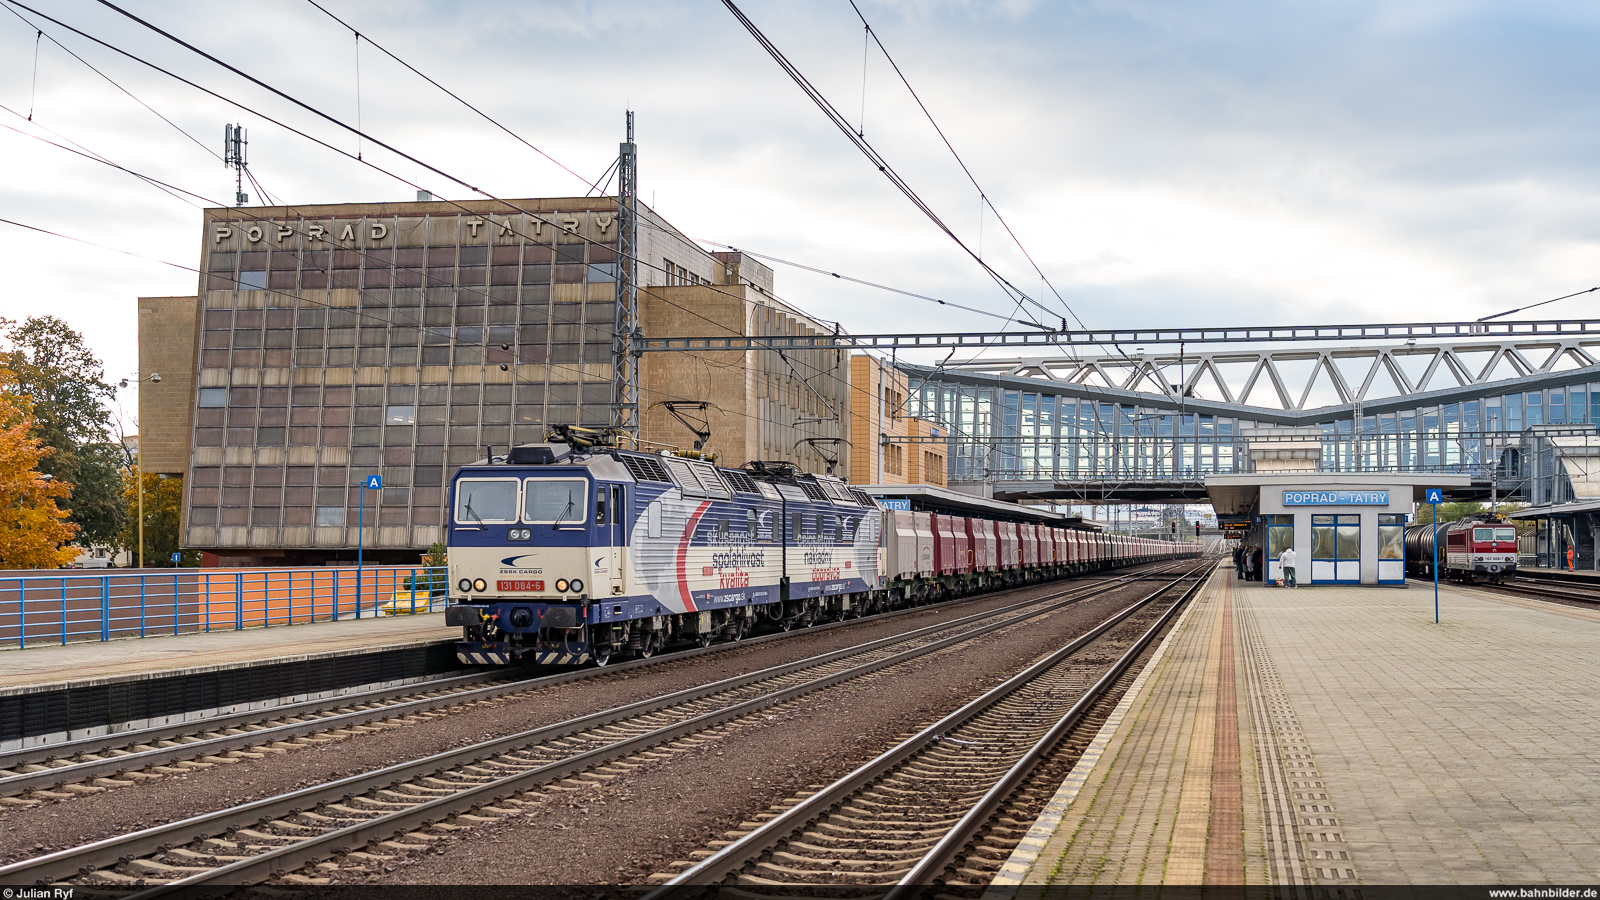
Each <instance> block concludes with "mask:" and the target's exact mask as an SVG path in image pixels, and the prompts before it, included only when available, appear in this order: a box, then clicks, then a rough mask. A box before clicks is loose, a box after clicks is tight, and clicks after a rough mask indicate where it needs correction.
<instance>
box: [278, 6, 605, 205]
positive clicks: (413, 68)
mask: <svg viewBox="0 0 1600 900" xmlns="http://www.w3.org/2000/svg"><path fill="white" fill-rule="evenodd" d="M306 2H307V3H310V4H311V5H312V6H315V7H316V8H317V9H319V10H321V11H322V13H323V14H324V15H326V16H327V17H328V18H330V19H332V20H334V21H335V22H338V23H339V24H340V25H343V26H344V27H345V28H347V29H349V30H350V33H352V34H354V35H356V37H357V39H358V40H365V41H366V42H367V43H368V44H369V45H371V46H372V48H373V49H375V50H377V51H378V52H380V53H382V54H383V55H385V56H387V57H389V58H390V59H392V60H394V61H395V62H397V63H399V64H400V65H402V66H405V67H406V68H407V69H409V70H411V72H412V73H413V74H414V75H416V76H417V77H418V78H421V79H422V80H423V81H426V82H427V83H429V84H431V85H433V86H434V87H436V88H438V89H439V90H441V91H444V92H445V93H446V94H449V95H450V97H451V98H452V99H454V100H455V101H456V102H458V103H460V104H461V105H462V106H465V107H466V108H467V109H470V110H472V111H473V112H475V113H477V114H478V115H479V116H481V117H482V118H483V120H484V121H485V122H488V123H489V124H490V125H493V126H494V127H496V128H498V129H500V130H501V131H504V132H505V133H506V134H508V135H510V136H511V137H512V138H513V139H514V140H516V141H517V143H519V144H521V145H522V146H524V147H527V148H528V149H529V150H532V151H533V152H535V153H537V154H539V155H540V156H542V157H544V158H545V159H547V160H549V161H550V162H552V163H554V164H555V165H556V166H557V167H559V168H560V169H561V170H562V171H563V172H566V173H567V174H568V175H571V176H572V177H573V178H576V179H578V180H579V181H581V182H583V183H584V184H585V185H588V186H589V188H591V189H592V190H594V191H595V192H596V193H601V194H604V193H605V192H604V191H603V190H601V189H600V188H599V186H598V185H597V184H596V183H595V182H593V181H590V180H589V179H587V178H584V177H583V176H582V175H579V174H578V173H577V172H575V171H573V170H572V169H569V168H567V167H566V165H564V164H563V163H562V162H561V161H560V160H558V159H556V158H555V157H553V156H551V155H550V154H548V153H546V152H544V151H543V150H540V149H539V148H538V147H535V146H534V145H533V144H531V143H529V142H528V141H527V139H526V138H524V137H523V136H522V135H520V134H517V133H516V132H515V131H512V130H511V129H510V128H508V127H506V125H504V124H503V123H501V122H500V120H498V119H496V118H495V117H493V116H491V115H489V114H488V113H486V112H484V111H483V110H481V109H479V108H478V107H476V106H473V105H472V104H471V103H469V102H467V100H466V99H464V98H463V97H462V96H461V95H459V94H457V93H456V92H454V91H452V90H450V89H449V88H447V87H445V86H444V85H442V84H440V83H439V82H437V81H435V80H434V79H433V78H432V77H431V76H429V75H426V74H424V73H423V72H422V70H420V69H418V68H417V67H416V66H413V65H412V64H410V63H408V62H406V61H405V60H403V59H401V58H400V57H398V56H396V55H395V54H394V53H391V52H390V51H389V49H388V48H387V47H384V46H383V45H382V44H379V43H378V42H376V41H374V40H373V39H372V36H371V35H370V34H362V33H360V32H358V31H356V28H355V26H354V25H351V24H350V23H349V22H346V21H345V20H343V19H341V18H339V17H338V16H336V15H334V14H333V13H332V12H329V11H328V9H327V7H325V6H323V5H322V4H320V3H318V2H317V0H306ZM601 177H604V176H601ZM586 196H587V195H586Z"/></svg>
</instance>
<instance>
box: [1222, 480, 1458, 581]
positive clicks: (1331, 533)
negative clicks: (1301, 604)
mask: <svg viewBox="0 0 1600 900" xmlns="http://www.w3.org/2000/svg"><path fill="white" fill-rule="evenodd" d="M1470 482H1471V479H1470V477H1469V476H1466V475H1334V474H1325V473H1318V472H1285V473H1274V474H1249V475H1213V476H1209V477H1207V478H1206V492H1207V493H1208V494H1209V495H1210V496H1211V503H1212V506H1213V507H1214V508H1215V509H1216V511H1217V519H1218V521H1219V522H1224V523H1228V522H1231V523H1236V524H1237V525H1241V526H1243V528H1242V532H1241V533H1242V535H1243V536H1242V538H1241V540H1242V541H1243V543H1244V545H1245V546H1246V547H1247V548H1250V549H1251V550H1252V551H1255V550H1259V551H1260V552H1261V553H1262V557H1263V559H1262V562H1263V564H1264V565H1263V571H1264V573H1265V577H1266V578H1267V579H1269V580H1272V581H1281V580H1282V578H1283V565H1282V563H1281V562H1280V561H1279V560H1280V558H1281V557H1282V555H1283V551H1284V550H1286V549H1288V548H1289V547H1293V548H1294V555H1295V576H1296V581H1297V582H1298V583H1299V584H1371V585H1381V584H1403V583H1404V582H1405V577H1406V576H1405V526H1406V524H1407V523H1408V522H1411V521H1414V519H1415V512H1416V504H1417V502H1418V501H1420V500H1421V499H1422V497H1423V494H1424V491H1425V490H1426V489H1427V488H1430V487H1439V488H1445V489H1447V490H1448V489H1451V488H1466V487H1468V486H1469V485H1470Z"/></svg>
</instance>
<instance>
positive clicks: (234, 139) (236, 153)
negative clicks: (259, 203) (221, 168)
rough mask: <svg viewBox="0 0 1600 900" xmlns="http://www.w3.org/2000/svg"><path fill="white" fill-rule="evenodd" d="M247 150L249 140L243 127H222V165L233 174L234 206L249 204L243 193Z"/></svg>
mask: <svg viewBox="0 0 1600 900" xmlns="http://www.w3.org/2000/svg"><path fill="white" fill-rule="evenodd" d="M249 148H250V139H249V137H247V136H246V132H245V130H244V126H243V125H224V126H222V154H223V160H222V164H223V165H225V166H227V167H228V168H230V169H232V170H233V172H234V181H233V185H234V186H233V200H234V204H233V205H234V206H243V205H245V204H246V203H249V202H250V195H249V194H246V193H245V192H244V169H245V166H247V165H249V162H248V161H247V160H246V158H245V157H246V151H248V150H249Z"/></svg>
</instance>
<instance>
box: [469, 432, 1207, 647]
mask: <svg viewBox="0 0 1600 900" xmlns="http://www.w3.org/2000/svg"><path fill="white" fill-rule="evenodd" d="M600 440H601V437H600V436H596V435H594V434H593V433H588V432H583V431H581V430H579V429H558V430H557V432H555V433H553V434H552V435H551V441H550V442H549V443H544V444H530V445H526V446H522V447H514V448H512V449H511V451H510V452H509V453H507V454H506V455H505V456H494V457H491V458H489V459H487V460H484V461H482V462H479V463H476V464H474V465H470V466H464V467H463V468H462V469H461V470H460V471H459V472H457V474H456V476H455V478H454V480H453V481H452V483H451V489H450V509H449V512H450V523H449V534H450V585H451V588H452V590H451V603H450V605H449V606H448V607H447V608H446V611H445V622H446V623H447V624H449V625H456V626H460V627H461V628H462V637H463V640H462V641H461V643H460V644H458V645H457V648H456V650H457V656H458V657H459V658H460V659H461V661H462V662H465V663H469V664H481V665H504V664H507V663H510V662H513V661H516V660H519V659H522V660H527V661H531V662H536V663H543V664H580V663H585V662H593V663H595V664H597V665H605V664H606V663H607V662H610V661H611V660H612V659H614V658H617V657H620V656H634V657H646V656H650V655H652V654H654V653H655V652H656V651H657V650H659V649H661V648H662V647H665V646H667V645H668V644H670V643H694V644H699V645H701V646H706V645H708V644H710V643H711V642H712V641H717V640H739V639H741V638H743V637H744V636H746V635H748V634H749V633H750V632H751V631H752V630H754V629H755V628H756V626H758V625H762V624H765V625H769V626H772V627H776V628H779V629H783V630H788V629H790V628H794V627H796V626H804V625H809V624H811V623H813V622H818V621H823V620H835V619H840V618H844V617H846V616H851V615H865V614H869V613H874V612H878V611H880V610H882V609H885V608H888V607H890V606H897V605H902V604H913V603H922V602H929V601H933V600H943V599H953V598H957V597H964V596H969V595H972V594H975V593H981V592H984V591H992V590H1000V589H1004V588H1006V587H1011V586H1015V585H1019V584H1025V583H1028V582H1038V581H1047V580H1050V579H1054V578H1062V577H1067V576H1070V575H1076V574H1081V573H1086V572H1095V571H1103V570H1106V569H1112V568H1117V567H1120V566H1125V565H1132V564H1137V563H1143V562H1154V561H1158V560H1164V559H1177V558H1183V557H1189V556H1194V555H1196V554H1197V553H1198V552H1199V545H1198V544H1181V543H1174V542H1170V541H1154V540H1146V539H1140V538H1131V537H1117V536H1111V535H1105V534H1101V533H1098V531H1095V530H1085V529H1076V530H1074V529H1068V528H1062V527H1057V526H1055V525H1046V524H1039V523H1038V518H1039V516H1038V513H1037V512H1032V511H1027V510H1022V509H1021V508H1020V507H1018V508H1017V509H1016V510H1015V511H1007V510H1004V509H995V506H996V504H993V503H987V504H986V505H985V506H984V507H983V508H982V509H980V510H977V511H974V514H973V515H971V516H966V515H947V514H941V513H938V512H929V511H913V510H887V509H885V508H884V507H883V506H882V505H881V504H879V503H878V501H877V500H874V499H873V498H871V497H869V496H867V495H866V494H865V493H864V492H862V491H861V490H859V489H856V488H852V487H850V486H848V485H846V484H845V483H844V482H842V481H840V480H839V479H837V478H833V477H830V476H825V475H809V474H805V473H803V472H799V471H797V470H796V469H795V467H794V466H793V465H792V464H790V463H770V462H768V463H763V462H755V463H749V464H747V465H745V467H744V468H742V469H728V468H722V467H719V466H717V465H715V464H713V463H712V462H711V461H709V460H706V459H700V458H696V455H694V454H690V455H687V456H686V455H679V454H667V453H663V454H659V455H657V454H649V453H641V452H636V451H630V450H621V449H618V448H615V447H611V446H604V445H602V444H601V443H600ZM1000 506H1002V507H1003V506H1005V504H1000Z"/></svg>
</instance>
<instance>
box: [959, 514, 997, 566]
mask: <svg viewBox="0 0 1600 900" xmlns="http://www.w3.org/2000/svg"><path fill="white" fill-rule="evenodd" d="M994 526H995V523H994V522H991V521H989V520H987V519H968V520H967V533H968V534H970V535H971V536H972V557H973V560H972V561H973V569H974V571H978V572H993V571H994V570H995V567H996V566H998V565H999V564H1000V549H999V538H998V537H997V536H996V532H995V527H994Z"/></svg>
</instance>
